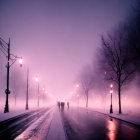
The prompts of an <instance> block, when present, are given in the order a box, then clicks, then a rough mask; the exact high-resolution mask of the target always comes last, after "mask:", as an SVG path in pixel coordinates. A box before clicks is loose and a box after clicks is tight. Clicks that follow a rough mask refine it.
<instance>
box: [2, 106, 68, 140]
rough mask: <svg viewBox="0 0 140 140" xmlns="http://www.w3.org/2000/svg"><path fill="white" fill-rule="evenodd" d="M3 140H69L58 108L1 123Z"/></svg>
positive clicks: (28, 113)
mask: <svg viewBox="0 0 140 140" xmlns="http://www.w3.org/2000/svg"><path fill="white" fill-rule="evenodd" d="M0 139H1V140H9V139H10V140H13V139H14V140H67V139H66V133H65V131H64V127H63V124H62V120H61V116H60V111H59V110H58V108H57V107H50V108H42V109H37V110H34V111H31V112H26V113H24V114H21V115H18V116H15V117H12V118H10V119H8V120H5V121H2V122H0Z"/></svg>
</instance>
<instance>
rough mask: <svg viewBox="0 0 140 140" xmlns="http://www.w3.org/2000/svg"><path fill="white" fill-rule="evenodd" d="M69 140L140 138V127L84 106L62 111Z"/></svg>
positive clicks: (134, 139)
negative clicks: (88, 109) (89, 109)
mask: <svg viewBox="0 0 140 140" xmlns="http://www.w3.org/2000/svg"><path fill="white" fill-rule="evenodd" d="M61 116H62V118H63V122H64V128H65V130H66V133H67V136H68V139H69V140H140V127H138V126H135V125H132V124H129V123H126V122H123V121H121V120H117V119H114V118H110V117H108V116H107V115H103V114H101V113H98V112H94V111H87V110H86V109H83V108H70V109H66V108H65V109H64V111H61Z"/></svg>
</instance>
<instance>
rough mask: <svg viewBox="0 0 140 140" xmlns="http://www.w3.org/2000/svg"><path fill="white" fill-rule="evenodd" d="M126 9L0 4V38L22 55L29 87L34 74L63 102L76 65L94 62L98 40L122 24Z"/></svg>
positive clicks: (125, 5) (114, 3)
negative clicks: (27, 71) (7, 41)
mask: <svg viewBox="0 0 140 140" xmlns="http://www.w3.org/2000/svg"><path fill="white" fill-rule="evenodd" d="M131 4H132V0H69V1H68V0H56V1H54V0H0V36H1V37H2V38H4V39H5V40H8V38H9V37H10V38H11V51H12V52H13V53H15V54H18V55H19V56H23V58H24V66H23V67H24V68H23V69H25V70H26V68H27V67H29V68H30V78H31V82H33V80H32V79H33V77H34V76H35V75H38V76H39V77H40V83H41V85H45V86H46V88H47V90H48V91H49V92H50V93H52V94H54V95H56V96H58V97H64V95H67V94H69V92H70V91H71V90H72V89H73V87H74V84H76V81H75V79H76V77H77V75H78V73H79V72H80V70H81V68H82V66H83V65H85V64H87V63H90V62H91V61H92V59H94V57H93V56H94V52H95V50H96V48H97V47H98V44H99V41H100V35H101V34H103V33H106V31H109V30H111V28H113V27H114V26H115V25H117V24H118V23H119V22H122V21H123V20H124V19H125V18H126V16H127V15H128V14H129V11H130V8H131ZM0 55H1V56H0V57H4V56H2V55H3V54H2V53H1V54H0ZM3 67H5V66H4V65H3ZM13 69H14V67H13Z"/></svg>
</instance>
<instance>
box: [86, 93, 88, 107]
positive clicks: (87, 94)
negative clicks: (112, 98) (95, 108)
mask: <svg viewBox="0 0 140 140" xmlns="http://www.w3.org/2000/svg"><path fill="white" fill-rule="evenodd" d="M86 97H87V100H86V108H88V91H87V92H86Z"/></svg>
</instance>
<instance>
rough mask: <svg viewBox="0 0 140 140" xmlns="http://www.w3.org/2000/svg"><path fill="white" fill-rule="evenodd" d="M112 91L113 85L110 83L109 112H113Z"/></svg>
mask: <svg viewBox="0 0 140 140" xmlns="http://www.w3.org/2000/svg"><path fill="white" fill-rule="evenodd" d="M112 93H113V85H112V84H111V85H110V94H111V105H110V113H113V108H112Z"/></svg>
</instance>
